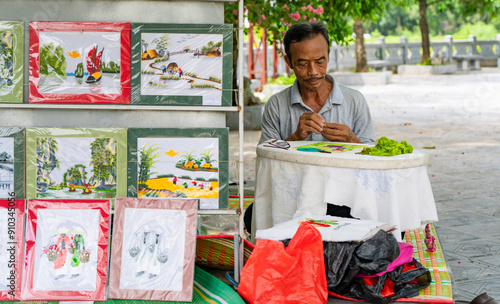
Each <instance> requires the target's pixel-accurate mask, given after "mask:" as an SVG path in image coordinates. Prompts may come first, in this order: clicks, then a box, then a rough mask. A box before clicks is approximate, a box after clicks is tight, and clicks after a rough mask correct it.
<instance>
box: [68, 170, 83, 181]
mask: <svg viewBox="0 0 500 304" xmlns="http://www.w3.org/2000/svg"><path fill="white" fill-rule="evenodd" d="M72 169H73V170H71V176H70V179H71V180H74V181H77V180H79V179H80V178H82V174H81V173H80V170H78V168H72Z"/></svg>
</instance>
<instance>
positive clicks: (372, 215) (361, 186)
mask: <svg viewBox="0 0 500 304" xmlns="http://www.w3.org/2000/svg"><path fill="white" fill-rule="evenodd" d="M314 143H315V142H306V141H296V142H290V145H291V147H290V148H289V149H287V150H286V149H281V148H276V147H268V146H266V144H265V143H264V144H260V145H259V146H257V165H256V167H257V168H256V173H257V175H256V180H255V202H254V207H253V208H254V209H253V218H252V235H255V232H256V231H257V230H258V229H267V228H271V227H273V226H274V225H276V224H279V223H282V222H285V221H288V220H290V219H292V218H293V215H294V214H295V212H296V211H297V210H308V211H310V212H312V213H313V214H320V215H324V214H326V208H327V203H330V204H335V205H339V206H347V207H350V208H351V215H352V216H354V217H356V218H360V219H368V220H375V221H379V222H386V223H388V224H391V225H395V226H397V230H396V231H394V236H396V238H397V239H398V240H400V239H401V233H400V232H401V231H406V230H410V229H417V228H420V227H422V226H423V225H425V224H427V223H430V222H436V221H437V220H438V216H437V211H436V205H435V201H434V196H433V194H432V188H431V184H430V181H429V177H428V175H427V162H428V160H429V156H428V155H427V154H426V153H424V152H422V151H419V150H414V151H413V153H411V154H403V155H396V156H390V157H384V156H370V155H360V154H356V153H357V152H359V151H361V149H362V146H363V145H360V147H359V148H357V149H355V150H352V151H347V150H346V151H344V152H333V153H319V152H304V151H298V150H297V149H295V148H296V147H298V146H304V145H309V144H314ZM331 144H335V143H331ZM337 144H339V145H342V144H341V143H337ZM350 145H352V144H350Z"/></svg>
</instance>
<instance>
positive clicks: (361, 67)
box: [354, 18, 368, 72]
mask: <svg viewBox="0 0 500 304" xmlns="http://www.w3.org/2000/svg"><path fill="white" fill-rule="evenodd" d="M363 32H364V31H363V22H362V21H361V20H359V19H358V18H354V34H356V72H368V64H367V61H366V47H365V38H364V37H363V34H364V33H363Z"/></svg>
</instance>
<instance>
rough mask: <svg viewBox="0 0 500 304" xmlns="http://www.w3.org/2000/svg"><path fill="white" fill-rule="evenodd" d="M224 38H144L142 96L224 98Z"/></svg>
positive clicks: (160, 35) (152, 35)
mask: <svg viewBox="0 0 500 304" xmlns="http://www.w3.org/2000/svg"><path fill="white" fill-rule="evenodd" d="M222 41H223V35H222V34H220V35H219V34H168V33H142V34H141V95H170V96H204V97H218V98H220V97H221V96H222Z"/></svg>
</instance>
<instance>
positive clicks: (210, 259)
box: [196, 235, 254, 270]
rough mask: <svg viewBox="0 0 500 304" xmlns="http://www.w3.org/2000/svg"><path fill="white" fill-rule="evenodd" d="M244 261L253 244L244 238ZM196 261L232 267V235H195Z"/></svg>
mask: <svg viewBox="0 0 500 304" xmlns="http://www.w3.org/2000/svg"><path fill="white" fill-rule="evenodd" d="M244 242H245V249H244V253H243V254H244V258H245V262H246V261H247V260H248V258H249V257H250V254H251V253H252V251H253V248H254V246H253V245H252V243H250V242H248V241H247V240H244ZM196 263H197V264H199V265H203V266H207V267H211V268H217V269H227V270H233V269H234V237H233V236H232V235H201V236H197V237H196Z"/></svg>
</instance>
